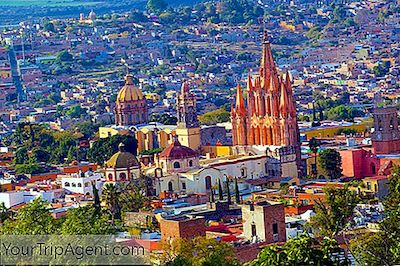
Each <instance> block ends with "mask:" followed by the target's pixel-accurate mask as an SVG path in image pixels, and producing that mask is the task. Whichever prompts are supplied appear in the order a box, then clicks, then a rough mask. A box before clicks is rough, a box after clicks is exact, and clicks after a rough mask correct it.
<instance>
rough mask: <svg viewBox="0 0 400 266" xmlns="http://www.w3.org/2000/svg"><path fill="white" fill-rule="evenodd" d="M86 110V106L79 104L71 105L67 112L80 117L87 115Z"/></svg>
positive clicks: (73, 116) (68, 114)
mask: <svg viewBox="0 0 400 266" xmlns="http://www.w3.org/2000/svg"><path fill="white" fill-rule="evenodd" d="M86 112H87V110H86V109H85V108H82V106H80V105H79V104H77V105H74V106H72V107H70V108H69V109H68V110H67V112H66V113H65V114H66V115H67V116H69V117H71V118H80V117H81V116H83V115H85V114H86Z"/></svg>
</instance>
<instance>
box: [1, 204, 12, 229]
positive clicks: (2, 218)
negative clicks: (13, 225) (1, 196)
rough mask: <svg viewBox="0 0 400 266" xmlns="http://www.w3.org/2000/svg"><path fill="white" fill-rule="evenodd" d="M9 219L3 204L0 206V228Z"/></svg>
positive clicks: (8, 211) (7, 210) (9, 214)
mask: <svg viewBox="0 0 400 266" xmlns="http://www.w3.org/2000/svg"><path fill="white" fill-rule="evenodd" d="M10 217H11V212H10V210H9V209H7V207H6V205H5V204H4V202H2V203H1V204H0V226H1V225H3V224H4V222H5V221H6V220H7V219H8V218H10Z"/></svg>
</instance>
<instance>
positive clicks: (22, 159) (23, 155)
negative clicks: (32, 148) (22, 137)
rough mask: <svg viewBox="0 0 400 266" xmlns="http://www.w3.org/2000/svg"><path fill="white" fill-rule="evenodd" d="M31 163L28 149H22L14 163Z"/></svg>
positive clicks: (18, 151)
mask: <svg viewBox="0 0 400 266" xmlns="http://www.w3.org/2000/svg"><path fill="white" fill-rule="evenodd" d="M28 161H29V156H28V149H27V148H26V147H21V148H19V149H17V151H16V152H15V158H14V163H15V164H25V163H27V162H28Z"/></svg>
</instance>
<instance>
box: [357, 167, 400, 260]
mask: <svg viewBox="0 0 400 266" xmlns="http://www.w3.org/2000/svg"><path fill="white" fill-rule="evenodd" d="M388 179H389V184H388V192H389V194H388V196H387V197H386V199H385V201H384V202H383V204H384V206H385V214H386V218H385V219H384V220H383V221H382V222H381V223H380V224H379V231H378V232H376V233H366V234H364V235H363V236H361V237H356V238H354V239H353V240H352V241H351V242H350V250H351V251H352V254H353V256H354V257H355V259H356V261H357V262H358V263H359V264H360V265H371V266H379V265H384V266H389V265H398V264H399V263H400V215H399V213H400V168H399V167H398V166H395V167H394V168H393V169H392V173H391V174H390V176H389V178H388Z"/></svg>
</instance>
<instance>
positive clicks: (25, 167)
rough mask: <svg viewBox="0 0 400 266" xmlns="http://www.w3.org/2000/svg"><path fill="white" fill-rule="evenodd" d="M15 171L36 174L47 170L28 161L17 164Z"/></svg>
mask: <svg viewBox="0 0 400 266" xmlns="http://www.w3.org/2000/svg"><path fill="white" fill-rule="evenodd" d="M15 172H16V173H17V174H31V175H35V174H40V173H44V172H45V170H44V169H43V168H42V167H40V166H39V165H38V164H36V163H26V164H16V165H15Z"/></svg>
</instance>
